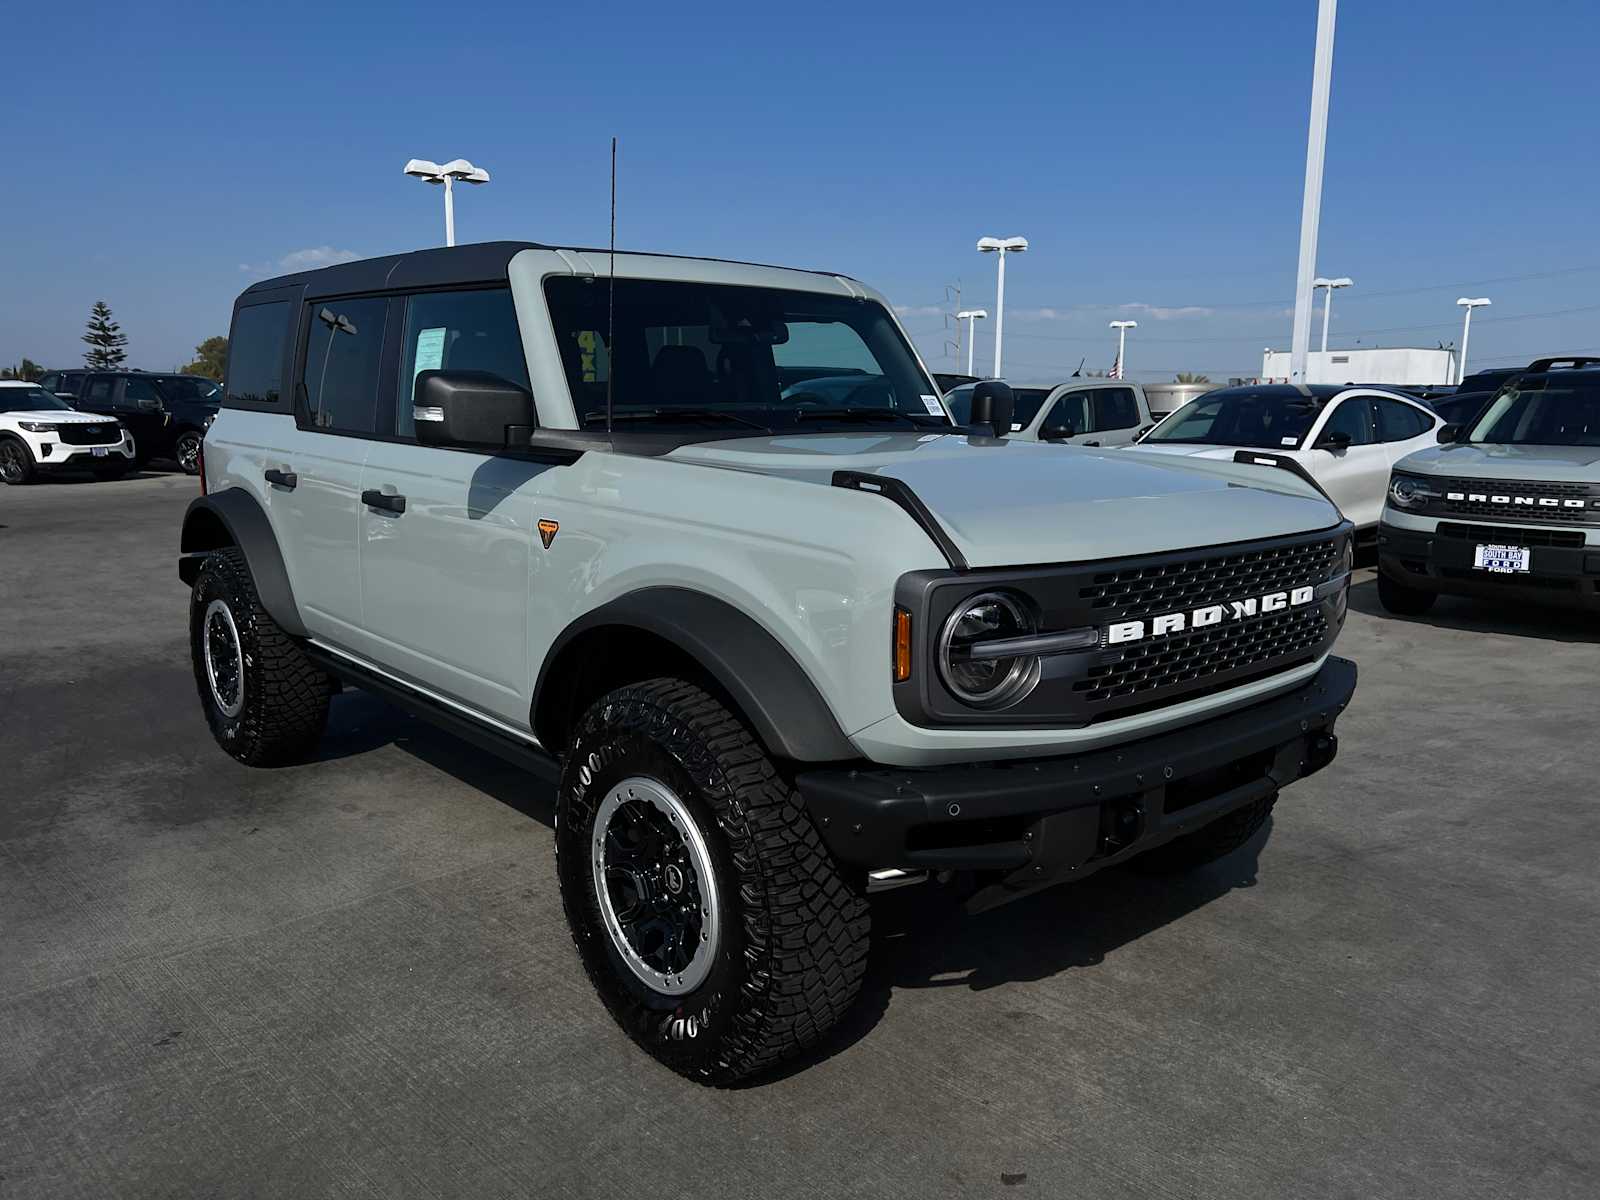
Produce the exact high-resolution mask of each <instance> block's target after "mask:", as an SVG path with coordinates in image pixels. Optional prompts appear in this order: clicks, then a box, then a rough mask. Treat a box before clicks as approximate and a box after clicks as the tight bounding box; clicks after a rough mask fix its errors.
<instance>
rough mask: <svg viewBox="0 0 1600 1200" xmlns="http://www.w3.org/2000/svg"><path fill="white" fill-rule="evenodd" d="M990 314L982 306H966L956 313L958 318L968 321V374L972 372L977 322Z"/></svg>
mask: <svg viewBox="0 0 1600 1200" xmlns="http://www.w3.org/2000/svg"><path fill="white" fill-rule="evenodd" d="M988 316H989V314H988V312H987V311H986V310H985V309H981V308H964V309H962V310H961V311H960V312H958V313H957V314H956V320H958V321H965V322H966V323H967V374H968V375H971V374H972V336H973V332H974V329H975V328H976V324H975V323H976V322H978V321H982V320H986V319H987V318H988Z"/></svg>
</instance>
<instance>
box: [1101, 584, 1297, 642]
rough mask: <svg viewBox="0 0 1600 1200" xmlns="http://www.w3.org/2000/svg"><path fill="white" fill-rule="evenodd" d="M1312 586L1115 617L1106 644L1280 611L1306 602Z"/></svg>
mask: <svg viewBox="0 0 1600 1200" xmlns="http://www.w3.org/2000/svg"><path fill="white" fill-rule="evenodd" d="M1316 594H1317V589H1316V588H1314V587H1309V586H1308V587H1297V588H1293V589H1290V590H1289V591H1284V592H1268V593H1267V594H1266V595H1265V596H1251V597H1250V598H1249V599H1248V600H1227V601H1224V602H1223V603H1221V604H1207V605H1204V606H1203V607H1201V608H1192V609H1189V610H1187V611H1186V612H1174V613H1162V614H1161V615H1160V616H1159V617H1151V618H1150V619H1149V620H1148V621H1143V620H1140V621H1118V622H1116V623H1115V624H1112V625H1107V626H1106V645H1108V646H1120V645H1124V644H1126V643H1128V642H1142V641H1144V639H1145V638H1147V637H1164V636H1166V635H1167V634H1171V633H1182V632H1184V630H1186V629H1204V628H1205V627H1206V626H1208V625H1220V624H1221V623H1222V622H1224V621H1238V620H1242V619H1243V618H1245V617H1253V616H1256V615H1257V614H1267V613H1275V612H1281V611H1283V610H1284V609H1286V608H1298V607H1300V606H1301V605H1303V604H1310V603H1311V601H1312V600H1314V599H1315V598H1316Z"/></svg>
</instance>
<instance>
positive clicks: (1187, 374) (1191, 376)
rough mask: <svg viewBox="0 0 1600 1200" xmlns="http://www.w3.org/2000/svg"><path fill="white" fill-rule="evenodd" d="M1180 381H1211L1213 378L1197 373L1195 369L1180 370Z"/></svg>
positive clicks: (1178, 380)
mask: <svg viewBox="0 0 1600 1200" xmlns="http://www.w3.org/2000/svg"><path fill="white" fill-rule="evenodd" d="M1177 382H1178V383H1210V382H1211V380H1210V379H1209V378H1207V377H1206V376H1204V375H1196V374H1195V373H1194V372H1193V371H1179V372H1178V378H1177Z"/></svg>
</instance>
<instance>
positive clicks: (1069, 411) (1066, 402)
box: [1039, 392, 1091, 437]
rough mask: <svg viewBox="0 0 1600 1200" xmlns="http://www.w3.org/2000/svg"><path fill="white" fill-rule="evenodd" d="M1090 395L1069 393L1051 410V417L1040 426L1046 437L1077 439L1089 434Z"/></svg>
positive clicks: (1046, 418) (1042, 433)
mask: <svg viewBox="0 0 1600 1200" xmlns="http://www.w3.org/2000/svg"><path fill="white" fill-rule="evenodd" d="M1090 431H1091V430H1090V425H1089V393H1088V392H1068V393H1067V394H1066V395H1065V396H1063V397H1061V399H1059V400H1057V401H1056V402H1055V404H1053V405H1052V406H1051V408H1050V415H1049V416H1047V417H1045V419H1044V423H1043V424H1042V425H1040V426H1039V432H1040V434H1041V435H1042V436H1044V437H1077V436H1078V434H1080V433H1089V432H1090Z"/></svg>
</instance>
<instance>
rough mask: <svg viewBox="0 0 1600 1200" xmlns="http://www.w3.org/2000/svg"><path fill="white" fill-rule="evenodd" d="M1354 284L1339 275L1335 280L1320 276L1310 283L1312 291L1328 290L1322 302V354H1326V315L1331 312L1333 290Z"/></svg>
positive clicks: (1344, 276)
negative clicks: (1318, 289)
mask: <svg viewBox="0 0 1600 1200" xmlns="http://www.w3.org/2000/svg"><path fill="white" fill-rule="evenodd" d="M1355 282H1356V281H1355V280H1354V279H1351V278H1350V277H1349V276H1347V275H1341V276H1339V278H1337V279H1324V278H1323V277H1322V276H1321V275H1318V276H1317V277H1316V278H1315V279H1313V280H1312V281H1311V289H1312V291H1315V290H1316V289H1317V288H1327V289H1328V293H1327V295H1326V296H1324V297H1323V300H1322V352H1323V353H1324V354H1326V353H1327V352H1328V314H1329V313H1330V312H1332V311H1333V293H1334V290H1335V289H1336V288H1347V287H1353V286H1354V285H1355Z"/></svg>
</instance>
